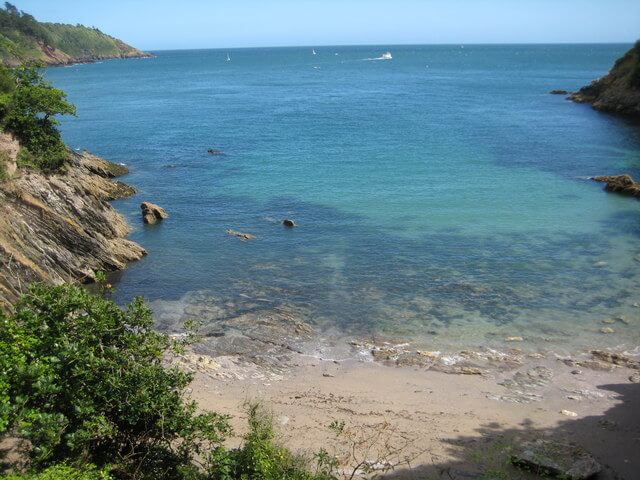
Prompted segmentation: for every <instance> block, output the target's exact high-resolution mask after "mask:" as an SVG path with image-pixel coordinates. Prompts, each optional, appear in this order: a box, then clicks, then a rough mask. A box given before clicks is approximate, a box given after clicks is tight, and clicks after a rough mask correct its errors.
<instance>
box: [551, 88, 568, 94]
mask: <svg viewBox="0 0 640 480" xmlns="http://www.w3.org/2000/svg"><path fill="white" fill-rule="evenodd" d="M549 93H550V94H551V95H569V94H570V93H571V92H570V91H568V90H561V89H556V90H551V91H550V92H549Z"/></svg>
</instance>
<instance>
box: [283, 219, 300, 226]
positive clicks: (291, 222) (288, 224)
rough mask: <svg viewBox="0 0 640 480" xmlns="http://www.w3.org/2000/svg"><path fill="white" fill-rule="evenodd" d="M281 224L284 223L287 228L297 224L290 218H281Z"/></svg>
mask: <svg viewBox="0 0 640 480" xmlns="http://www.w3.org/2000/svg"><path fill="white" fill-rule="evenodd" d="M282 225H284V226H285V227H289V228H293V227H296V226H297V225H296V222H294V221H293V220H291V219H290V218H285V219H284V220H282Z"/></svg>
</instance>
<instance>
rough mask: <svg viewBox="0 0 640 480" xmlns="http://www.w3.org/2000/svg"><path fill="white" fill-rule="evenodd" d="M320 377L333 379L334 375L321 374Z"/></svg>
mask: <svg viewBox="0 0 640 480" xmlns="http://www.w3.org/2000/svg"><path fill="white" fill-rule="evenodd" d="M322 376H323V377H327V378H333V377H335V375H332V374H330V373H323V374H322Z"/></svg>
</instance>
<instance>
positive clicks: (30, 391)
mask: <svg viewBox="0 0 640 480" xmlns="http://www.w3.org/2000/svg"><path fill="white" fill-rule="evenodd" d="M179 347H180V344H178V343H176V342H175V341H174V340H172V339H171V338H170V337H169V336H167V335H164V334H160V333H156V332H155V331H154V330H153V329H152V320H151V312H150V310H149V309H148V308H147V307H146V305H145V304H144V303H143V302H142V300H140V299H137V300H134V301H133V302H132V303H131V305H129V306H128V308H127V309H126V310H121V309H120V308H119V307H118V306H117V305H116V304H114V303H113V302H111V301H110V300H107V299H104V298H102V297H96V296H92V295H91V294H89V293H88V292H86V291H85V290H84V289H82V288H80V287H75V286H70V285H62V286H57V287H46V286H42V285H34V286H32V287H31V289H30V290H29V293H28V294H26V295H25V296H24V297H23V298H22V300H21V301H20V302H19V303H18V304H17V306H16V311H15V313H14V314H13V315H12V316H11V317H9V318H6V317H5V318H3V319H2V329H1V330H0V368H1V369H2V376H1V377H0V378H1V379H2V380H1V381H0V407H1V409H0V415H1V416H0V422H1V423H0V427H1V428H2V431H3V432H4V433H5V434H8V433H11V434H12V435H15V436H17V437H18V438H20V439H23V440H26V441H27V442H28V443H25V447H26V446H27V445H29V447H28V448H25V454H26V455H27V456H28V458H29V460H30V465H31V467H33V468H36V469H40V468H44V467H47V466H50V465H54V464H57V463H60V462H78V461H82V462H87V463H91V464H95V465H97V466H98V467H103V466H107V465H111V467H112V469H113V471H114V474H115V475H117V476H118V477H119V478H182V477H181V475H182V474H183V473H184V472H186V471H189V470H195V469H196V460H197V457H198V456H201V455H203V454H205V453H206V452H208V451H212V450H214V449H215V448H216V447H218V446H219V445H220V442H221V441H222V440H223V439H224V437H225V435H226V433H227V432H228V430H229V427H228V423H227V419H226V417H224V416H220V415H217V414H215V413H198V412H197V405H196V404H195V403H194V402H192V401H188V400H187V399H186V398H185V388H186V386H187V385H188V384H189V382H190V381H191V375H189V374H187V373H184V372H182V371H181V370H179V369H177V368H165V367H164V366H163V363H162V362H163V358H164V357H165V355H167V354H170V353H171V352H172V351H173V350H174V349H176V348H179ZM134 472H144V475H143V474H142V473H138V474H135V473H134Z"/></svg>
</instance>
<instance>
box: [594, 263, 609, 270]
mask: <svg viewBox="0 0 640 480" xmlns="http://www.w3.org/2000/svg"><path fill="white" fill-rule="evenodd" d="M593 266H594V267H597V268H603V267H607V266H609V264H608V263H607V262H603V261H600V262H595V263H594V264H593Z"/></svg>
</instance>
